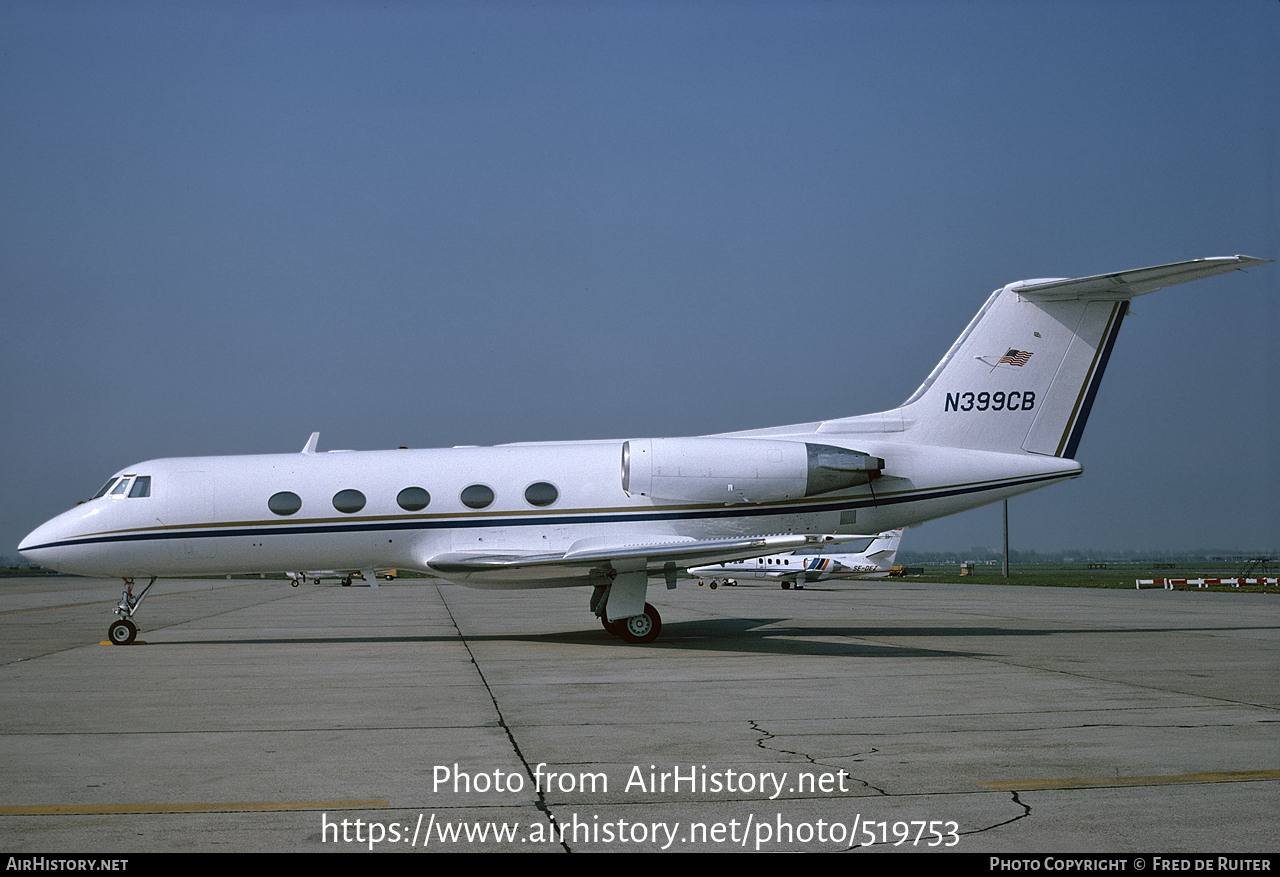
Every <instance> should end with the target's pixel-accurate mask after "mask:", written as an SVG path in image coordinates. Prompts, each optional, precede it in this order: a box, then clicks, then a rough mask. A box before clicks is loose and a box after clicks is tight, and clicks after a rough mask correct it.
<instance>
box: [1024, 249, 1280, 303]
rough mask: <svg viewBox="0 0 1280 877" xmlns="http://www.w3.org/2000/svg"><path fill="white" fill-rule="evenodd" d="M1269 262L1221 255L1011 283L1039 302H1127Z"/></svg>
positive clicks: (1026, 296)
mask: <svg viewBox="0 0 1280 877" xmlns="http://www.w3.org/2000/svg"><path fill="white" fill-rule="evenodd" d="M1268 261H1270V260H1268V259H1255V258H1253V257H1251V256H1218V257H1215V258H1210V259H1192V260H1191V261H1189V262H1174V263H1172V264H1170V265H1157V266H1156V267H1154V268H1135V269H1133V270H1131V271H1120V272H1117V273H1115V274H1095V275H1094V276H1092V277H1077V278H1075V279H1073V280H1023V281H1021V282H1019V283H1013V284H1010V286H1009V288H1010V289H1012V290H1014V291H1015V292H1017V293H1018V295H1020V296H1022V297H1024V298H1030V299H1034V300H1036V301H1079V300H1087V301H1127V300H1128V299H1131V298H1133V297H1134V296H1137V295H1145V294H1146V293H1148V292H1155V291H1156V290H1157V289H1163V288H1164V287H1166V286H1173V285H1175V284H1178V283H1187V282H1188V281H1191V280H1200V279H1201V278H1204V277H1212V276H1213V275H1214V274H1222V273H1224V272H1226V271H1238V270H1240V269H1241V268H1251V267H1253V266H1254V265H1265V264H1266V263H1267V262H1268Z"/></svg>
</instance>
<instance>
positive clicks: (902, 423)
mask: <svg viewBox="0 0 1280 877" xmlns="http://www.w3.org/2000/svg"><path fill="white" fill-rule="evenodd" d="M1266 261H1268V260H1265V259H1254V258H1250V257H1248V256H1227V257H1220V258H1210V259H1196V260H1194V261H1190V262H1176V263H1173V264H1170V265H1160V266H1157V267H1154V268H1140V269H1137V270H1133V271H1121V272H1119V273H1117V274H1100V275H1097V276H1094V277H1081V278H1077V279H1073V280H1067V279H1050V280H1023V281H1019V282H1017V283H1011V284H1009V285H1008V286H1005V287H1003V288H1001V289H998V290H996V291H995V292H994V293H992V294H991V297H990V298H989V299H987V302H986V304H984V305H983V306H982V309H981V310H980V311H978V314H977V316H975V317H974V318H973V320H972V321H971V322H970V323H969V325H968V327H967V328H966V329H965V330H964V332H963V333H962V334H961V335H960V337H959V338H957V339H956V341H955V343H954V344H952V345H951V349H950V350H948V351H947V354H946V356H944V357H943V358H942V361H941V362H939V363H938V365H937V366H936V367H935V368H934V369H933V372H932V373H931V374H930V375H929V377H928V378H926V379H925V382H924V383H923V384H921V385H920V388H919V389H918V390H916V391H915V393H914V394H912V396H911V398H910V399H908V400H907V401H906V402H904V403H903V404H902V405H901V406H900V407H898V408H895V409H893V410H892V411H887V412H883V413H881V414H875V415H867V416H864V417H862V418H849V419H848V421H847V422H849V423H850V425H852V422H854V421H865V420H871V419H875V420H878V421H880V424H881V428H883V429H885V430H886V431H892V432H899V433H901V437H902V438H903V439H905V440H907V441H910V442H918V443H920V444H928V445H939V446H946V447H955V448H971V449H974V450H981V451H997V452H1004V453H1032V454H1042V455H1046V456H1050V457H1066V458H1074V457H1075V454H1076V449H1077V447H1078V446H1079V444H1080V437H1081V435H1082V434H1083V432H1084V426H1085V422H1086V420H1087V419H1088V416H1089V410H1090V408H1091V407H1092V405H1093V401H1094V397H1095V396H1096V394H1097V392H1098V385H1099V383H1100V382H1101V380H1102V375H1103V372H1104V371H1105V370H1106V367H1107V359H1108V358H1109V357H1110V355H1111V350H1112V347H1113V346H1114V345H1115V341H1116V336H1117V335H1118V334H1119V332H1120V326H1121V324H1122V323H1123V322H1124V318H1125V315H1126V314H1127V313H1128V311H1129V302H1130V300H1131V299H1133V298H1134V297H1135V296H1138V295H1143V294H1145V293H1148V292H1154V291H1155V290H1157V289H1160V288H1162V287H1165V286H1172V285H1174V284H1177V283H1185V282H1187V281H1190V280H1199V279H1201V278H1204V277H1210V276H1212V275H1214V274H1221V273H1223V272H1227V271H1235V270H1238V269H1241V268H1248V267H1251V266H1254V265H1260V264H1264V263H1265V262H1266ZM833 427H836V422H828V423H827V424H824V430H830V429H832V428H833Z"/></svg>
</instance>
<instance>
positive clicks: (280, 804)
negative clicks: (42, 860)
mask: <svg viewBox="0 0 1280 877" xmlns="http://www.w3.org/2000/svg"><path fill="white" fill-rule="evenodd" d="M390 803H391V802H390V801H388V800H386V799H385V798H383V799H374V800H369V801H226V802H221V803H190V804H52V805H48V806H43V807H0V816H101V815H104V814H105V815H128V814H133V813H243V812H246V811H248V812H254V813H264V812H281V811H288V810H353V809H368V808H371V807H387V806H389V805H390Z"/></svg>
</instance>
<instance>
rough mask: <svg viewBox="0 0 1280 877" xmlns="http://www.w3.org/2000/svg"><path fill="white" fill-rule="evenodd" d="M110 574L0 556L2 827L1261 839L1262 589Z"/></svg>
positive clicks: (845, 846)
mask: <svg viewBox="0 0 1280 877" xmlns="http://www.w3.org/2000/svg"><path fill="white" fill-rule="evenodd" d="M119 591H120V585H119V583H116V582H112V581H109V580H102V579H81V578H70V577H54V578H24V579H0V630H2V631H3V636H2V637H0V733H2V734H3V753H4V754H3V762H2V767H0V770H2V772H3V774H2V775H3V780H4V782H3V783H0V839H2V840H3V843H2V846H3V849H4V850H5V851H6V852H7V853H20V852H33V853H46V854H47V853H76V852H82V853H98V854H104V853H130V852H132V853H141V852H171V851H219V850H226V851H304V852H337V851H351V852H356V851H367V850H369V849H374V850H380V851H393V850H401V851H408V850H411V849H418V850H422V849H427V850H443V851H463V850H507V851H520V852H533V851H539V852H546V853H558V852H566V851H572V852H591V851H606V850H607V851H634V850H645V851H648V850H659V849H669V850H674V851H681V852H687V851H691V850H711V851H732V850H755V849H762V850H770V851H776V850H813V851H849V852H855V853H867V852H877V851H901V850H921V851H930V850H931V851H939V852H941V851H949V850H958V851H963V852H970V853H972V852H983V853H987V852H1004V853H1036V852H1039V853H1055V854H1061V853H1071V852H1151V853H1178V852H1184V853H1185V852H1208V853H1232V852H1234V853H1247V852H1275V851H1276V850H1277V849H1278V848H1280V842H1278V838H1280V829H1278V828H1277V825H1276V816H1277V814H1280V739H1278V735H1277V728H1278V727H1280V725H1278V724H1277V719H1278V718H1280V711H1278V708H1280V674H1277V672H1276V671H1277V669H1278V668H1280V602H1278V601H1277V598H1276V597H1275V596H1274V595H1258V594H1239V593H1228V594H1223V593H1207V592H1188V591H1177V592H1174V591H1163V590H1146V591H1141V592H1138V591H1115V590H1089V589H1067V588H1023V587H1000V586H982V585H970V584H954V585H923V584H916V583H911V582H888V581H874V582H849V583H840V584H831V585H826V584H824V585H820V586H810V587H809V588H806V589H805V590H803V591H799V592H797V591H783V590H781V589H777V588H772V587H767V586H761V587H748V586H746V585H743V586H741V587H738V588H721V589H718V590H715V591H712V590H709V589H704V588H698V587H696V586H695V585H693V584H692V583H691V582H687V581H683V580H682V581H681V584H680V587H679V588H678V589H677V590H675V591H668V590H666V589H665V588H664V587H663V585H662V584H661V583H660V582H659V583H655V584H653V585H651V586H650V590H649V595H650V597H649V599H650V602H652V603H653V604H654V605H655V606H657V607H658V609H659V610H660V611H661V613H662V618H663V632H662V636H661V637H660V638H659V640H658V641H657V642H656V643H654V644H652V645H648V646H631V645H627V644H625V643H623V642H622V641H621V640H618V639H616V638H614V637H612V636H610V635H609V634H608V633H606V632H605V631H604V630H603V629H602V628H601V626H600V624H599V623H598V622H597V621H596V619H595V618H593V617H592V616H591V615H590V613H589V612H588V610H587V600H588V594H589V592H588V591H587V590H586V589H578V588H575V589H564V590H553V591H529V592H510V591H479V590H471V589H467V588H463V587H459V586H455V585H448V584H443V583H440V582H437V581H435V580H429V579H402V580H398V581H395V582H390V583H385V584H383V585H382V587H380V588H377V589H371V588H368V587H360V586H356V587H350V588H343V587H340V586H338V585H336V584H324V585H320V586H315V585H304V586H302V587H298V588H294V587H291V586H290V585H289V583H288V582H282V581H262V580H220V579H219V580H173V581H161V582H159V583H158V584H157V586H156V589H155V590H154V591H153V593H152V594H151V595H150V596H148V598H147V599H146V601H145V602H144V603H143V605H142V607H141V609H140V611H139V615H138V623H139V627H140V631H141V632H140V634H139V644H136V645H133V646H127V647H119V646H109V645H100V644H99V643H100V642H101V641H102V640H104V639H105V638H106V631H107V626H108V624H109V623H110V622H111V621H112V620H113V615H112V611H111V609H112V607H113V606H114V604H115V602H116V600H118V599H119ZM868 843H870V844H871V845H870V846H863V844H868Z"/></svg>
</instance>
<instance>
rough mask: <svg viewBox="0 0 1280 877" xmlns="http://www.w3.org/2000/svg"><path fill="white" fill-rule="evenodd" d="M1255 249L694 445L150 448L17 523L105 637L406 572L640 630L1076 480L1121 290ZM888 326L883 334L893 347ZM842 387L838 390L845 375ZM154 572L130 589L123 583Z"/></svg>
mask: <svg viewBox="0 0 1280 877" xmlns="http://www.w3.org/2000/svg"><path fill="white" fill-rule="evenodd" d="M1264 261H1266V260H1262V259H1253V258H1249V257H1247V256H1228V257H1220V258H1212V259H1197V260H1195V261H1190V262H1178V263H1174V264H1169V265H1160V266H1158V267H1155V268H1142V269H1138V270H1134V271H1122V272H1120V273H1118V274H1100V275H1096V276H1092V277H1082V278H1078V279H1074V280H1061V279H1055V280H1024V281H1020V282H1017V283H1011V284H1009V285H1008V286H1005V287H1002V288H1001V289H998V290H996V291H995V292H993V293H992V294H991V296H990V297H989V298H988V299H987V301H986V304H984V305H983V306H982V308H981V309H980V310H979V311H978V314H977V316H975V317H974V318H973V320H972V321H971V322H970V323H969V325H968V327H967V328H965V330H964V331H963V332H962V333H961V334H960V337H959V338H958V339H957V340H956V341H955V343H954V344H953V345H952V346H951V349H950V350H948V351H947V353H946V355H945V356H943V358H942V360H941V361H940V362H939V363H938V364H937V366H935V367H934V369H933V371H932V372H931V373H930V374H929V376H928V377H927V378H926V379H925V381H924V383H923V384H921V385H920V387H919V389H917V390H916V391H915V393H913V394H912V395H911V398H909V399H907V400H906V401H905V402H904V403H902V405H900V406H899V407H897V408H894V409H892V410H889V411H882V412H879V413H876V414H865V415H861V416H856V417H840V418H835V419H830V420H817V421H812V422H809V423H800V424H792V425H789V426H777V427H772V428H768V429H756V430H749V431H745V432H735V433H725V434H721V435H710V436H696V437H688V438H629V439H628V438H623V439H613V440H607V441H584V442H543V443H537V444H513V445H500V446H497V447H487V448H444V449H434V450H408V449H404V450H385V451H346V452H336V451H331V452H328V453H320V452H318V451H317V450H316V445H317V441H316V436H314V435H313V436H312V438H311V440H310V441H308V442H307V444H306V446H305V447H304V448H303V450H302V453H298V454H263V455H251V456H233V457H185V458H175V459H163V460H150V461H147V462H144V463H138V464H136V465H133V466H129V467H128V468H126V469H123V470H121V471H120V472H118V473H116V474H115V475H113V476H112V477H111V478H110V480H108V482H107V484H106V485H105V486H104V487H103V489H102V490H100V491H99V492H98V494H97V495H96V496H95V497H94V498H93V499H91V500H89V501H88V502H84V503H82V504H80V505H78V506H76V507H74V508H72V509H71V510H69V511H67V512H64V513H63V514H61V515H58V516H57V517H55V518H53V519H52V520H50V521H48V522H46V523H44V524H41V525H40V526H39V527H37V528H36V529H35V530H33V531H32V532H31V533H30V534H29V535H28V536H27V537H26V538H25V539H24V540H23V541H22V544H21V545H19V546H18V548H19V551H21V552H22V554H23V555H24V556H25V557H26V558H27V559H28V560H30V561H32V562H33V563H37V564H40V565H41V566H44V567H48V568H51V569H56V570H60V571H62V572H68V573H77V574H81V575H89V576H119V577H121V578H123V579H124V580H125V589H124V593H123V594H122V595H121V600H120V604H119V606H118V607H117V608H116V613H117V615H118V616H119V619H118V620H117V621H116V622H115V623H114V624H112V625H111V627H110V629H109V633H108V635H109V637H110V639H111V641H112V642H115V643H119V644H125V643H129V642H132V641H133V640H134V637H135V636H136V634H137V627H136V625H135V624H134V621H133V618H134V615H135V613H136V611H137V609H138V607H139V605H140V604H141V602H142V599H143V598H144V597H145V596H146V594H147V592H148V591H149V589H150V588H151V587H152V586H153V585H154V584H155V581H156V579H157V578H159V577H163V576H192V575H194V576H202V575H224V574H225V575H230V574H243V573H266V572H278V571H283V570H362V571H366V572H365V574H364V578H365V580H366V581H369V582H372V581H374V571H375V570H378V569H400V570H413V571H418V572H423V573H428V574H430V575H434V576H438V577H440V578H443V579H447V580H450V581H454V582H459V583H462V584H465V585H472V586H475V587H481V588H557V587H571V586H590V587H591V589H592V591H591V599H590V604H589V605H590V608H591V611H592V612H594V613H595V614H596V615H597V616H598V617H599V618H600V620H601V622H602V623H603V624H604V625H605V627H606V629H608V630H610V631H611V632H614V633H616V634H618V635H619V636H621V637H622V638H623V639H625V640H627V641H629V642H650V641H652V640H653V639H654V638H655V637H656V636H657V635H658V632H659V630H660V629H661V618H660V617H659V615H658V611H657V610H656V609H655V608H654V607H653V606H652V605H650V604H648V603H646V602H645V596H646V593H647V589H648V586H649V580H650V579H651V578H655V579H658V580H662V581H665V582H666V585H667V587H668V588H674V587H675V586H676V578H677V571H678V570H681V569H688V568H690V567H700V566H707V565H710V564H717V563H727V562H731V561H735V560H740V559H744V558H749V557H762V556H767V555H772V554H778V553H780V552H787V551H793V550H795V549H797V548H801V547H804V546H807V545H817V544H821V543H823V542H828V543H830V542H835V541H847V537H846V536H842V535H840V534H850V533H858V532H863V533H868V532H870V533H877V532H881V531H884V530H893V529H897V528H899V527H905V526H909V525H912V524H917V523H920V522H922V521H928V520H931V519H933V518H939V517H942V516H944V515H951V514H955V513H956V512H961V511H965V510H966V509H971V508H976V507H978V506H982V505H986V504H988V503H992V502H999V501H1000V500H1003V499H1008V498H1009V497H1011V496H1016V495H1018V494H1021V493H1026V492H1027V491H1030V490H1035V489H1036V488H1039V487H1044V486H1046V485H1049V484H1056V483H1058V482H1060V481H1065V480H1067V479H1070V478H1075V477H1076V476H1078V475H1079V474H1080V473H1081V466H1080V464H1079V463H1077V462H1076V461H1075V460H1074V459H1072V458H1073V457H1074V456H1075V452H1076V448H1077V446H1078V445H1079V443H1080V436H1081V433H1082V432H1083V430H1084V425H1085V420H1086V418H1087V416H1088V414H1089V409H1090V407H1091V405H1092V404H1093V399H1094V394H1095V393H1096V392H1097V390H1098V384H1099V382H1100V380H1101V378H1102V373H1103V370H1104V368H1105V366H1106V364H1107V358H1108V356H1109V355H1110V353H1111V348H1112V345H1113V344H1114V343H1115V339H1116V334H1117V333H1118V332H1119V329H1120V324H1121V322H1122V321H1123V319H1124V316H1125V314H1126V313H1127V312H1128V308H1129V300H1130V299H1132V298H1133V297H1134V296H1138V295H1142V294H1144V293H1148V292H1153V291H1155V290H1157V289H1160V288H1161V287H1164V286H1169V285H1172V284H1175V283H1183V282H1186V281H1189V280H1196V279H1199V278H1204V277H1209V276H1212V275H1215V274H1220V273H1223V272H1226V271H1236V270H1238V269H1241V268H1248V267H1250V266H1253V265H1259V264H1262V263H1263V262H1264ZM885 337H886V341H885V344H886V345H889V344H891V343H893V342H892V341H890V340H889V339H888V336H885ZM845 383H846V385H849V386H856V381H854V380H849V379H847V380H846V381H845ZM143 577H145V578H149V579H150V582H149V583H148V584H147V585H146V586H145V587H144V588H143V590H142V592H141V593H139V594H134V592H133V582H134V580H135V579H136V578H143Z"/></svg>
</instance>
